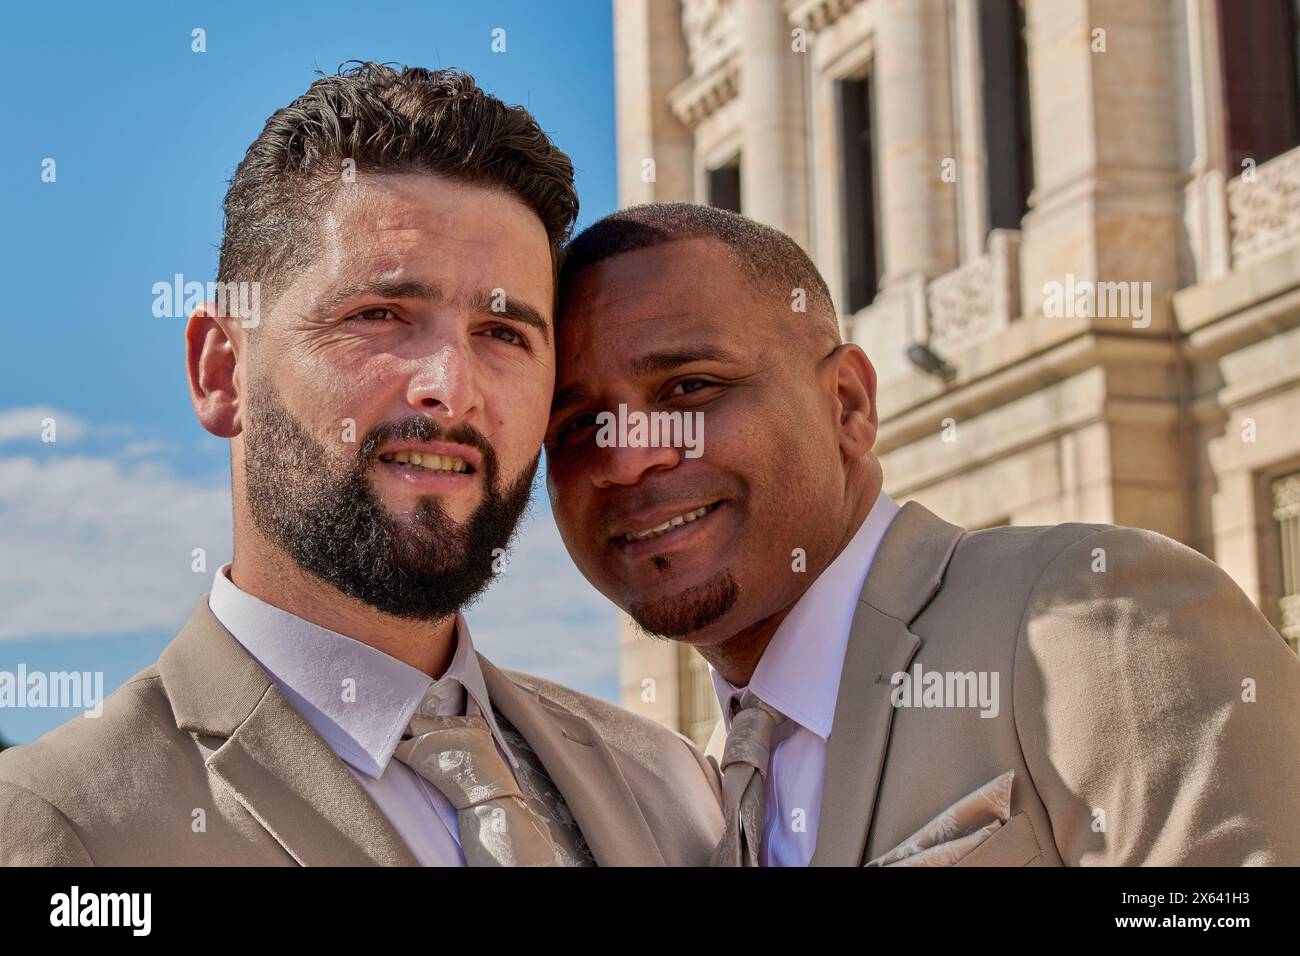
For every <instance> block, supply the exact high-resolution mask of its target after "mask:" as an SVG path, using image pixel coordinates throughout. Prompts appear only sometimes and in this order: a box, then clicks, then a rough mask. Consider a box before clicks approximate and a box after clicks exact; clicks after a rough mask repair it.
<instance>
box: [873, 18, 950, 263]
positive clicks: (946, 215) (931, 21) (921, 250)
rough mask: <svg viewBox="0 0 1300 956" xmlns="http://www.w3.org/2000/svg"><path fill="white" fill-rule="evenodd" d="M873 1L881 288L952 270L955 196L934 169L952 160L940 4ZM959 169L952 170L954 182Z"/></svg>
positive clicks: (945, 21) (944, 23)
mask: <svg viewBox="0 0 1300 956" xmlns="http://www.w3.org/2000/svg"><path fill="white" fill-rule="evenodd" d="M876 2H877V3H880V12H879V19H878V21H877V23H878V25H879V28H878V32H877V42H876V58H875V72H874V73H873V75H872V80H873V84H874V87H875V89H874V95H873V97H872V100H873V103H872V109H873V110H874V111H875V116H874V127H875V130H876V134H877V143H876V157H877V164H878V175H877V184H876V185H877V190H876V194H877V201H878V207H877V208H878V209H879V210H880V212H881V214H882V218H881V236H882V239H883V246H884V275H883V277H882V282H881V286H882V288H888V287H889V286H890V285H891V284H894V283H897V282H899V281H900V280H902V279H904V278H906V277H907V276H909V275H911V274H913V273H918V272H919V273H924V274H925V275H926V276H936V275H941V274H943V273H945V272H947V271H949V270H950V269H953V268H955V267H956V266H957V194H956V189H955V186H954V184H953V183H948V182H944V181H943V180H942V179H941V178H940V177H941V174H942V163H943V160H944V159H945V158H949V157H955V155H956V147H955V145H954V135H953V122H952V115H953V110H952V86H951V83H952V80H951V70H950V65H949V64H950V63H951V57H950V56H949V43H948V14H947V4H945V3H943V2H942V0H876ZM960 175H961V170H960V169H959V170H958V176H960Z"/></svg>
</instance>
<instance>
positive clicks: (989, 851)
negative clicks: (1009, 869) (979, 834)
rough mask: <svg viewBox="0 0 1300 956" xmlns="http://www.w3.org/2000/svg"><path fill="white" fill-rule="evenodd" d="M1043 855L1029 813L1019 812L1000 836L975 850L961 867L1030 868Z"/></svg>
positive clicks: (1001, 831) (1001, 830)
mask: <svg viewBox="0 0 1300 956" xmlns="http://www.w3.org/2000/svg"><path fill="white" fill-rule="evenodd" d="M1042 855H1043V849H1042V847H1041V846H1039V845H1038V836H1037V834H1035V833H1034V825H1033V823H1031V822H1030V820H1029V815H1028V814H1027V813H1024V812H1021V813H1017V814H1016V815H1015V816H1013V817H1012V818H1011V819H1010V820H1008V821H1007V822H1006V823H1004V824H1002V826H1000V827H998V830H997V832H996V833H994V834H993V835H992V836H991V837H989V838H988V839H987V840H985V841H984V842H983V843H981V844H980V845H979V846H977V847H976V848H975V849H973V850H971V851H970V852H969V853H967V854H966V855H965V856H964V857H962V858H961V859H960V860H959V861H957V864H956V865H957V866H1029V864H1031V863H1033V862H1034V860H1036V859H1037V858H1038V857H1040V856H1042Z"/></svg>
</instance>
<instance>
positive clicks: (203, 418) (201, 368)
mask: <svg viewBox="0 0 1300 956" xmlns="http://www.w3.org/2000/svg"><path fill="white" fill-rule="evenodd" d="M237 336H238V333H237V332H236V331H235V328H234V323H233V321H232V320H231V319H229V318H227V317H226V316H223V315H220V314H219V312H218V310H217V306H216V303H214V302H205V303H203V305H201V306H199V307H198V308H197V309H195V310H194V311H193V312H192V313H190V318H189V321H188V322H186V324H185V372H186V375H187V377H188V379H189V383H190V404H192V405H193V406H194V411H195V413H196V414H197V415H198V416H199V422H200V424H202V425H203V427H204V428H206V429H207V430H208V431H210V432H212V434H214V435H216V436H217V437H218V438H234V437H235V436H236V435H238V434H239V433H240V432H241V431H242V430H243V422H242V420H241V418H240V414H239V388H238V384H237V381H236V376H235V373H236V370H237V368H238V366H239V348H240V340H239V339H238V337H237Z"/></svg>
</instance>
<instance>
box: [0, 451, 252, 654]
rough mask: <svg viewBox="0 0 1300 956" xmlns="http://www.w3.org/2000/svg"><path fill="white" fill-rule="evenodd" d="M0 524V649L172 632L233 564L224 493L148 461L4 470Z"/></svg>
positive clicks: (77, 461) (15, 462) (23, 462)
mask: <svg viewBox="0 0 1300 956" xmlns="http://www.w3.org/2000/svg"><path fill="white" fill-rule="evenodd" d="M0 515H2V516H3V520H2V521H0V554H4V555H5V557H6V560H5V564H6V567H5V569H4V573H3V574H2V575H0V606H3V607H4V608H5V613H4V614H3V615H2V616H0V639H4V638H17V637H58V636H65V635H86V634H111V633H119V632H124V631H140V630H153V629H166V630H171V629H173V628H175V627H176V625H177V623H178V622H180V621H184V620H185V617H186V616H187V614H188V613H189V610H190V608H191V607H192V606H193V604H194V601H195V599H196V598H197V596H198V595H199V594H201V593H202V592H203V591H204V590H206V589H207V586H208V583H209V582H210V581H211V573H212V571H214V570H215V569H216V568H217V567H219V566H220V564H221V562H223V561H226V560H228V559H229V556H230V547H231V544H230V542H231V536H230V535H231V533H230V490H229V487H228V486H227V483H226V482H224V481H222V482H221V483H219V484H218V483H215V482H214V483H211V484H202V483H199V482H195V481H192V480H187V479H183V478H177V477H175V476H174V475H173V474H172V473H171V472H170V470H169V469H168V468H167V466H166V465H163V464H161V463H158V462H154V461H143V462H140V463H138V464H122V463H119V462H117V461H114V460H112V459H108V458H95V457H89V456H80V455H78V456H67V457H65V456H58V457H54V458H49V459H46V460H43V461H37V460H35V459H32V458H27V457H18V458H3V459H0ZM194 548H203V549H205V551H206V555H207V567H208V569H209V570H208V571H206V572H204V573H202V574H196V573H194V572H193V571H192V570H191V569H190V568H191V562H192V560H193V559H192V557H191V552H192V550H193V549H194Z"/></svg>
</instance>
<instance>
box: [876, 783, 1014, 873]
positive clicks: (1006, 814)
mask: <svg viewBox="0 0 1300 956" xmlns="http://www.w3.org/2000/svg"><path fill="white" fill-rule="evenodd" d="M1015 775H1016V772H1015V771H1014V770H1008V771H1007V772H1006V773H1003V774H999V775H998V776H996V777H994V778H993V779H992V780H990V781H989V782H988V783H986V784H984V786H982V787H980V788H979V789H977V790H975V791H974V792H972V793H968V794H967V795H966V796H964V797H962V798H961V799H960V800H958V801H957V802H956V803H954V804H953V805H952V806H950V807H949V808H948V809H947V810H944V811H943V813H941V814H939V815H938V816H937V817H935V818H934V819H933V820H931V821H930V822H929V823H927V824H926V825H925V826H923V827H921V829H919V830H917V831H916V832H915V833H913V834H912V835H911V836H910V837H908V838H907V839H906V840H904V841H903V842H902V843H900V844H899V845H898V846H896V847H894V848H893V849H892V850H890V851H889V852H888V853H883V854H881V855H880V856H878V857H876V858H875V859H874V860H872V861H871V862H869V863H868V864H867V866H952V865H953V864H954V863H956V862H958V861H959V860H960V859H961V858H962V857H964V856H966V854H968V853H970V852H971V851H972V850H974V849H975V848H976V847H977V846H979V845H980V844H981V843H983V842H984V841H985V840H987V839H988V838H989V837H990V836H992V835H993V834H994V833H995V832H996V831H997V830H998V829H999V828H1000V827H1001V826H1002V825H1003V824H1004V823H1006V822H1007V821H1008V820H1009V819H1011V782H1012V780H1013V779H1015Z"/></svg>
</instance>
